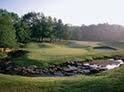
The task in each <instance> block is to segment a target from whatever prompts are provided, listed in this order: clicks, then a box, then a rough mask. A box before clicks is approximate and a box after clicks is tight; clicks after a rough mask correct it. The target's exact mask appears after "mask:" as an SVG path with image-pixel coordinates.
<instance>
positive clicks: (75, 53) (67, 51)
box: [14, 41, 115, 67]
mask: <svg viewBox="0 0 124 92" xmlns="http://www.w3.org/2000/svg"><path fill="white" fill-rule="evenodd" d="M98 44H99V43H98V42H94V43H93V42H89V46H88V42H80V41H77V42H76V41H69V42H61V43H60V42H59V43H29V44H27V45H26V46H25V47H24V48H22V49H24V50H27V51H29V53H28V54H26V55H25V56H23V57H20V58H17V59H15V60H14V62H15V63H16V64H17V65H20V66H29V65H37V66H39V67H47V66H49V65H51V64H60V63H63V62H66V61H70V60H83V59H88V58H89V59H91V58H92V56H94V57H97V56H99V57H103V56H105V55H106V56H107V55H111V54H113V52H115V51H111V52H99V51H95V50H94V49H93V48H94V47H95V46H97V47H98V46H100V45H98Z"/></svg>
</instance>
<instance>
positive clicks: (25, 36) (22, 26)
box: [14, 20, 31, 43]
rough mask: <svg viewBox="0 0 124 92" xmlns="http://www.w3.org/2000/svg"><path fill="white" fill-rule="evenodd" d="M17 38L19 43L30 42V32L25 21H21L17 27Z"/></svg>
mask: <svg viewBox="0 0 124 92" xmlns="http://www.w3.org/2000/svg"><path fill="white" fill-rule="evenodd" d="M14 26H15V29H16V38H17V41H18V42H21V43H26V42H29V41H30V39H31V38H30V31H29V28H28V26H27V24H26V23H25V22H24V21H21V20H20V21H19V22H18V23H16V24H15V25H14Z"/></svg>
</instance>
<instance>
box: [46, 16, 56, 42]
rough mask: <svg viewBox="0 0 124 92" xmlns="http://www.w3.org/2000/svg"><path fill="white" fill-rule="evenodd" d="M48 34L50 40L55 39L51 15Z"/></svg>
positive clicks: (48, 22) (47, 27) (47, 28)
mask: <svg viewBox="0 0 124 92" xmlns="http://www.w3.org/2000/svg"><path fill="white" fill-rule="evenodd" d="M46 35H47V37H48V38H50V41H52V40H53V39H54V30H53V20H52V17H50V16H49V17H48V19H47V25H46Z"/></svg>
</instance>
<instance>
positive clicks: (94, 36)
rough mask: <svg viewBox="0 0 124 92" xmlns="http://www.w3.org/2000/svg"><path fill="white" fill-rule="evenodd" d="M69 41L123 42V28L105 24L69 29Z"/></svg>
mask: <svg viewBox="0 0 124 92" xmlns="http://www.w3.org/2000/svg"><path fill="white" fill-rule="evenodd" d="M69 32H70V36H69V39H73V40H85V41H123V40H124V27H123V26H121V25H114V24H113V25H112V24H111V25H110V24H107V23H104V24H98V25H89V26H86V25H82V26H71V27H69Z"/></svg>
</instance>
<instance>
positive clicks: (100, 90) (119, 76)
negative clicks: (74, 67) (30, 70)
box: [0, 66, 124, 92]
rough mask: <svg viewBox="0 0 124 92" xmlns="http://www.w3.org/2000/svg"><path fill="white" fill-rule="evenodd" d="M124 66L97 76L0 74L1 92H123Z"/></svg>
mask: <svg viewBox="0 0 124 92" xmlns="http://www.w3.org/2000/svg"><path fill="white" fill-rule="evenodd" d="M123 76H124V66H122V67H120V68H117V69H113V70H109V71H106V72H102V73H100V74H97V75H92V76H83V75H77V76H72V77H21V76H11V75H3V74H0V92H123V91H124V83H123V82H124V77H123Z"/></svg>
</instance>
